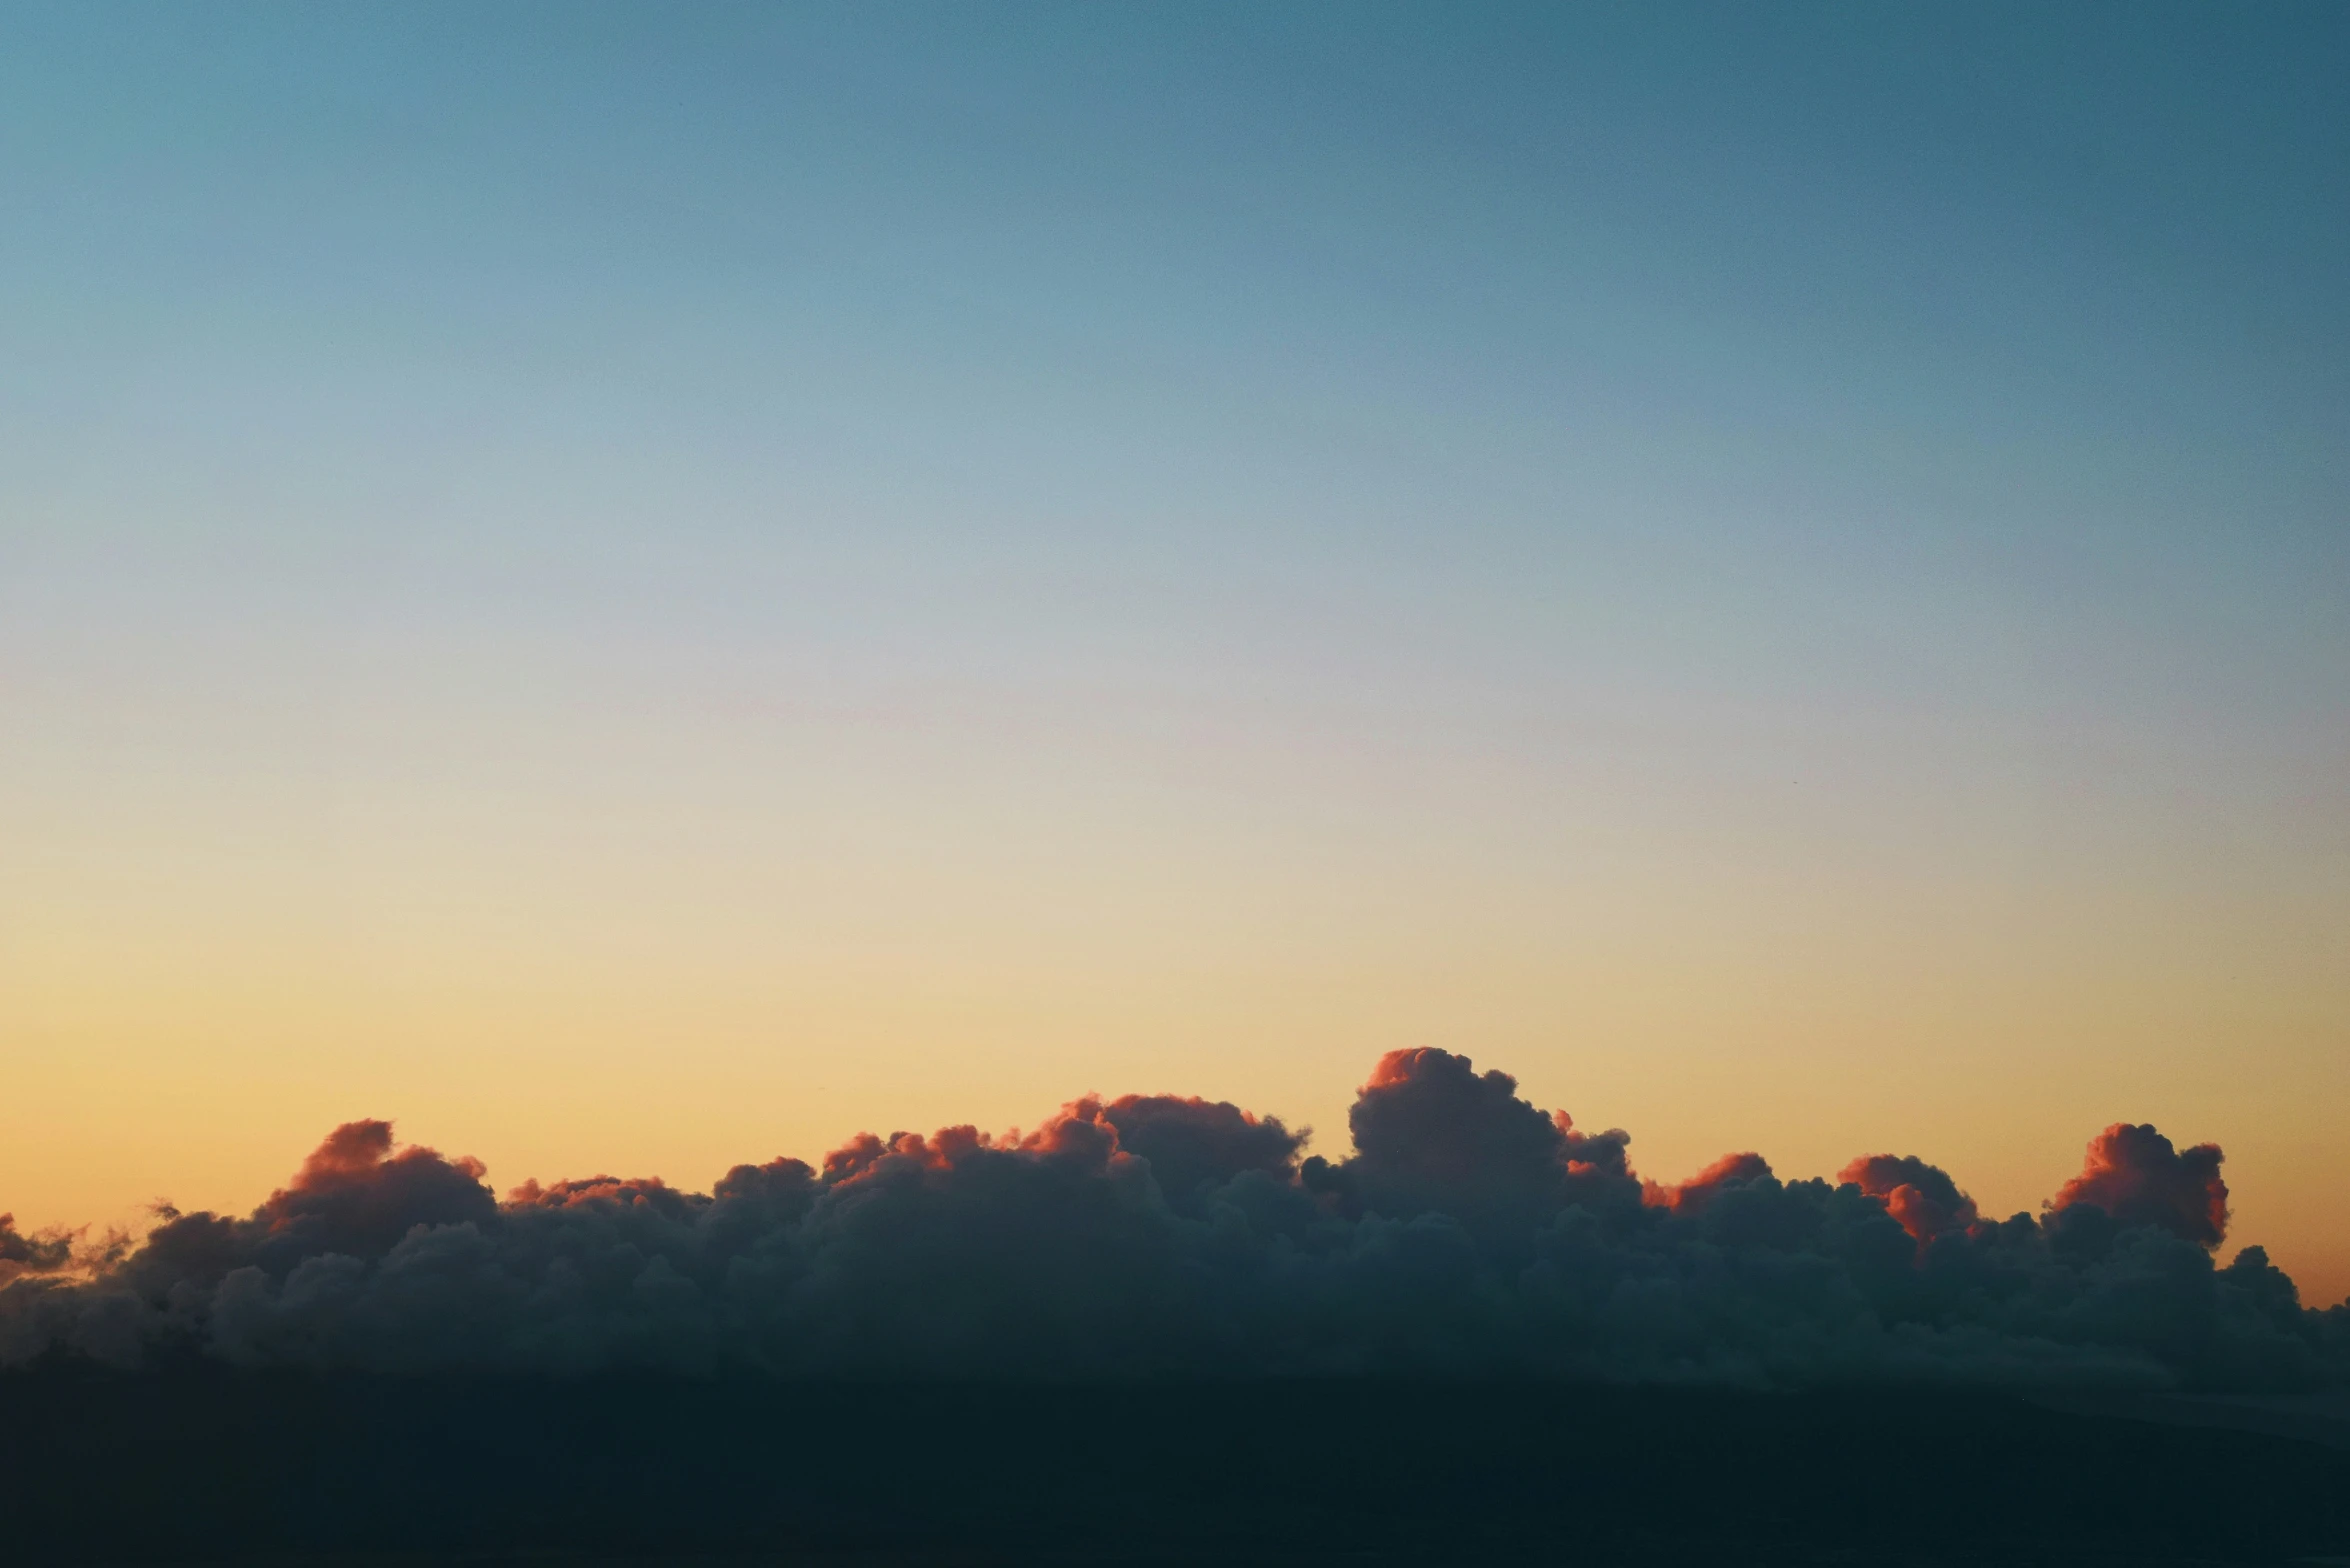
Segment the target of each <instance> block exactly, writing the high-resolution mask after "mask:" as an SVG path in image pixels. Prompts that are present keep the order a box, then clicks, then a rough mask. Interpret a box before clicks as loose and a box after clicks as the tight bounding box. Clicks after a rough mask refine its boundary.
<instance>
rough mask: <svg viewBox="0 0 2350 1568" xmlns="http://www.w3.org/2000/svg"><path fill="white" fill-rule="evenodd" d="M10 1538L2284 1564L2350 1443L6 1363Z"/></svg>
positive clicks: (1672, 1399)
mask: <svg viewBox="0 0 2350 1568" xmlns="http://www.w3.org/2000/svg"><path fill="white" fill-rule="evenodd" d="M0 1518H5V1519H6V1520H7V1541H8V1545H9V1547H10V1549H11V1556H10V1560H12V1561H18V1562H25V1563H32V1562H41V1561H58V1562H73V1563H95V1562H156V1563H179V1562H196V1561H206V1560H212V1561H228V1560H234V1561H240V1562H251V1561H268V1560H287V1561H300V1562H326V1561H333V1562H338V1563H339V1562H346V1561H352V1560H354V1559H361V1558H363V1559H364V1560H367V1561H371V1562H381V1561H383V1560H385V1557H384V1554H397V1555H394V1556H393V1557H392V1560H396V1561H402V1562H440V1561H459V1560H462V1561H482V1560H490V1561H508V1560H516V1561H531V1562H538V1563H542V1564H543V1563H547V1562H564V1561H603V1562H614V1561H637V1562H643V1561H652V1560H663V1561H680V1560H692V1559H697V1558H700V1559H718V1560H739V1561H765V1562H800V1561H805V1562H843V1563H884V1562H889V1563H912V1562H926V1563H934V1562H969V1563H1036V1562H1056V1563H1058V1562H1069V1563H1083V1562H1104V1563H1120V1562H1137V1563H1139V1562H1258V1563H1345V1562H1360V1563H1452V1562H1463V1563H1484V1562H1491V1563H1504V1562H1524V1561H1545V1562H1547V1561H1573V1562H1584V1563H1614V1562H1626V1563H1671V1564H1681V1563H1688V1564H1695V1563H1708V1564H1711V1563H1742V1564H1743V1563H1820V1562H1845V1563H1867V1564H1878V1563H1891V1564H1906V1563H1914V1564H1959V1563H1969V1564H1971V1563H2000V1564H2018V1563H2048V1564H2056V1563H2064V1564H2116V1565H2118V1564H2125V1563H2146V1564H2159V1563H2186V1562H2199V1563H2247V1564H2251V1563H2263V1564H2272V1563H2286V1562H2290V1561H2292V1560H2294V1559H2296V1558H2305V1557H2311V1556H2321V1557H2322V1556H2326V1555H2331V1554H2341V1553H2350V1453H2345V1452H2343V1451H2342V1450H2339V1449H2335V1448H2329V1447H2326V1446H2323V1445H2322V1444H2319V1443H2313V1442H2298V1441H2292V1440H2289V1439H2284V1438H2277V1437H2268V1436H2261V1435H2258V1434H2252V1433H2245V1432H2240V1431H2230V1430H2223V1429H2214V1428H2209V1427H2196V1426H2180V1425H2165V1424H2158V1423H2154V1422H2145V1421H2137V1420H2125V1419H2118V1418H2114V1417H2111V1416H2102V1415H2087V1414H2078V1413H2068V1412H2065V1411H2059V1410H2051V1409H2047V1408H2042V1407H2039V1406H2035V1405H2031V1404H2027V1403H2024V1402H2021V1401H2019V1400H2014V1399H2009V1398H2006V1397H2002V1396H1988V1395H1952V1394H1909V1395H1888V1394H1868V1395H1824V1394H1801V1395H1785V1394H1738V1393H1725V1392H1719V1391H1668V1390H1658V1389H1615V1390H1594V1389H1580V1388H1559V1387H1555V1386H1529V1385H1513V1386H1495V1385H1459V1384H1454V1385H1431V1384H1425V1383H1421V1384H1412V1383H1394V1382H1275V1381H1265V1380H1255V1381H1250V1382H1245V1383H1236V1384H1208V1383H1202V1384H1189V1385H1173V1386H1169V1385H1157V1386H1154V1385H1124V1386H1105V1385H1066V1384H1064V1385H1048V1386H1007V1385H1001V1384H984V1383H973V1384H961V1385H941V1384H883V1385H866V1386H852V1385H843V1384H799V1385H793V1384H778V1383H772V1382H740V1383H706V1382H704V1383H697V1382H690V1381H684V1380H676V1379H661V1380H641V1381H616V1380H610V1379H597V1380H588V1381H582V1382H573V1383H547V1382H525V1381H502V1380H500V1381H447V1380H403V1379H391V1378H367V1377H356V1376H341V1377H334V1378H317V1377H310V1376H305V1375H301V1374H293V1373H283V1372H269V1373H250V1372H246V1373H240V1372H235V1371H231V1370H228V1369H225V1368H219V1367H207V1366H203V1365H201V1364H199V1365H197V1366H194V1367H192V1368H190V1369H188V1370H186V1371H183V1372H174V1373H149V1374H143V1375H129V1374H122V1373H116V1372H107V1371H102V1370H98V1369H93V1368H89V1367H86V1366H83V1367H63V1368H48V1369H43V1370H37V1371H32V1372H19V1373H13V1374H6V1375H0ZM18 1553H21V1554H22V1555H16V1554H18ZM407 1554H413V1555H407Z"/></svg>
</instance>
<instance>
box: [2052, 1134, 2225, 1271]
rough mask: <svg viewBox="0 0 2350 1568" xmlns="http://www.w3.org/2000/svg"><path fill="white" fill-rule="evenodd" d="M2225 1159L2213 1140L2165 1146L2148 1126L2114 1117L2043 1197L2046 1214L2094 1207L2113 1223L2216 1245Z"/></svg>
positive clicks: (2222, 1233) (2222, 1231)
mask: <svg viewBox="0 0 2350 1568" xmlns="http://www.w3.org/2000/svg"><path fill="white" fill-rule="evenodd" d="M2225 1158H2226V1156H2225V1155H2223V1154H2221V1153H2220V1152H2219V1145H2218V1144H2216V1143H2199V1144H2197V1145H2195V1147H2194V1148H2192V1149H2186V1150H2179V1149H2174V1148H2172V1147H2171V1141H2170V1140H2169V1139H2168V1138H2165V1137H2164V1136H2163V1135H2162V1134H2161V1133H2159V1132H2156V1131H2155V1130H2154V1129H2153V1128H2152V1127H2147V1126H2139V1127H2133V1126H2131V1125H2130V1124H2129V1123H2127V1122H2115V1123H2114V1124H2113V1125H2112V1126H2111V1127H2108V1128H2106V1129H2105V1131H2103V1132H2101V1133H2099V1134H2098V1135H2097V1136H2096V1137H2094V1138H2092V1139H2090V1140H2089V1154H2088V1158H2087V1160H2085V1161H2084V1162H2083V1163H2082V1166H2081V1174H2080V1175H2078V1176H2075V1177H2074V1178H2073V1179H2072V1180H2071V1181H2068V1182H2066V1183H2065V1184H2064V1186H2063V1187H2062V1188H2061V1189H2060V1190H2059V1191H2058V1192H2057V1194H2056V1196H2055V1197H2053V1198H2050V1199H2049V1200H2048V1208H2049V1211H2050V1212H2051V1213H2062V1212H2063V1211H2064V1210H2066V1209H2070V1208H2072V1207H2074V1206H2075V1205H2078V1204H2094V1205H2095V1206H2097V1207H2098V1208H2100V1209H2103V1210H2104V1211H2105V1212H2106V1214H2108V1215H2109V1216H2111V1217H2112V1219H2113V1221H2114V1223H2115V1224H2117V1225H2152V1226H2156V1227H2159V1228H2160V1229H2163V1230H2167V1231H2169V1232H2170V1233H2171V1234H2172V1235H2174V1236H2182V1237H2184V1238H2186V1239H2187V1240H2189V1241H2199V1242H2201V1243H2202V1244H2203V1245H2205V1246H2206V1247H2216V1246H2218V1245H2219V1243H2220V1238H2221V1237H2223V1236H2225V1235H2226V1234H2227V1229H2228V1184H2227V1183H2226V1182H2224V1181H2222V1180H2221V1179H2220V1174H2219V1167H2220V1161H2221V1160H2223V1159H2225Z"/></svg>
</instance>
